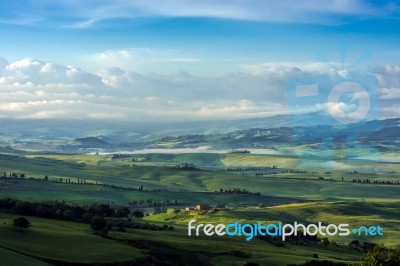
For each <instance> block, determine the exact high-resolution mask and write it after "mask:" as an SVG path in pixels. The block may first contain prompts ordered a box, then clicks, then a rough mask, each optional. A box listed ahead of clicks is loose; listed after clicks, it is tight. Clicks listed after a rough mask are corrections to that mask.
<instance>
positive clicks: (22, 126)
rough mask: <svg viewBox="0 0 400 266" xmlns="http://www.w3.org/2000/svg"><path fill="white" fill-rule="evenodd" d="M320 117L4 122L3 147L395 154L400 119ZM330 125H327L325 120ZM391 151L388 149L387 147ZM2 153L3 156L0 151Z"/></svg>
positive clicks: (399, 142) (0, 134) (399, 139)
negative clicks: (356, 146)
mask: <svg viewBox="0 0 400 266" xmlns="http://www.w3.org/2000/svg"><path fill="white" fill-rule="evenodd" d="M324 121H325V122H327V121H328V120H326V119H325V117H324V116H323V115H322V114H319V113H313V114H306V115H297V116H284V115H280V116H274V117H267V118H253V119H242V120H224V121H196V122H176V123H154V122H149V123H122V122H118V121H117V122H101V123H100V122H99V121H97V122H96V121H80V120H70V121H50V120H47V121H46V120H33V121H32V120H31V121H2V122H1V124H2V127H1V128H0V143H1V146H2V147H9V148H12V149H20V150H43V151H57V152H89V151H111V152H112V151H117V150H121V149H125V150H126V149H131V150H134V149H144V148H194V147H200V146H208V147H210V148H213V149H240V148H266V147H268V148H275V147H282V146H297V145H303V144H312V143H318V142H321V140H324V139H325V140H326V139H328V140H329V141H333V142H335V143H337V142H343V141H345V142H348V143H350V142H351V143H362V144H364V145H370V146H374V147H377V148H378V149H382V150H383V149H389V150H392V149H394V150H397V145H400V119H399V118H393V119H386V120H373V121H366V122H360V123H357V124H348V125H337V124H330V123H325V124H324ZM328 122H329V121H328ZM388 145H389V146H390V147H389V146H388ZM0 152H1V151H0Z"/></svg>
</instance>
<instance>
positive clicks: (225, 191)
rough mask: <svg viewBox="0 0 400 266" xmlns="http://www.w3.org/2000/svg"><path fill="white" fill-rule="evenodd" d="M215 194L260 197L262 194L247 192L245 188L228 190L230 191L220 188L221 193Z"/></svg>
mask: <svg viewBox="0 0 400 266" xmlns="http://www.w3.org/2000/svg"><path fill="white" fill-rule="evenodd" d="M215 192H219V193H230V194H252V195H256V196H260V195H261V194H260V192H250V191H247V190H246V189H245V188H243V189H240V188H228V189H223V188H220V189H219V191H215Z"/></svg>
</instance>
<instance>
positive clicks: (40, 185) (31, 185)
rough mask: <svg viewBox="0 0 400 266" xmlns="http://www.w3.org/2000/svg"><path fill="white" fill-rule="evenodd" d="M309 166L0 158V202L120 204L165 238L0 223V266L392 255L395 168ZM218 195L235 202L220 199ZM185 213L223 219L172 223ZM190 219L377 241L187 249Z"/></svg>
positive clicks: (198, 243)
mask: <svg viewBox="0 0 400 266" xmlns="http://www.w3.org/2000/svg"><path fill="white" fill-rule="evenodd" d="M310 160H312V161H313V162H315V163H316V164H320V165H321V166H320V167H319V168H312V169H311V168H310V169H307V168H299V167H298V161H297V158H295V157H291V156H281V155H253V154H217V153H209V154H204V153H203V154H176V155H172V154H169V155H168V154H146V155H143V154H141V155H127V156H117V157H115V156H112V155H56V154H28V153H21V154H8V155H1V156H0V173H2V172H4V173H5V174H4V176H3V177H2V178H0V197H12V198H16V199H22V200H26V201H30V202H40V201H49V200H52V201H54V200H58V201H65V202H66V203H67V204H71V205H73V204H89V203H93V202H97V203H106V204H116V205H126V206H128V204H130V206H131V208H132V209H141V210H143V211H144V212H150V215H149V216H145V217H144V218H141V219H137V218H133V220H134V221H137V222H138V223H142V224H146V223H150V224H157V225H164V224H167V225H172V226H174V228H175V229H174V230H167V231H160V230H151V229H148V228H147V229H129V228H127V229H125V232H123V231H122V230H118V228H112V229H111V230H110V231H109V232H108V233H107V234H106V235H99V234H95V233H94V232H93V230H92V229H91V228H90V225H89V224H84V223H76V222H71V221H60V220H51V219H43V218H38V217H27V218H28V219H29V221H30V222H31V226H30V227H29V228H28V229H17V228H14V227H13V226H12V219H13V218H15V217H17V216H18V215H16V214H10V213H3V214H0V261H1V262H2V263H3V262H4V263H5V264H4V265H43V264H46V263H49V264H58V265H74V264H77V265H78V264H113V263H114V264H115V263H116V262H119V263H120V264H121V265H124V264H126V265H130V264H131V265H143V264H145V265H146V264H153V265H157V264H161V263H162V262H163V263H165V265H210V264H211V265H244V264H245V263H247V262H254V263H257V264H259V265H288V264H302V263H305V262H306V261H310V260H311V259H313V257H318V259H319V260H321V261H323V260H329V261H334V262H343V263H347V264H355V263H358V262H360V258H361V257H362V256H363V255H364V251H363V250H362V249H361V248H357V247H354V246H349V243H350V242H351V241H353V240H356V239H357V240H359V241H360V242H361V243H363V242H373V243H381V244H384V245H385V246H387V247H392V248H394V247H396V246H399V245H400V242H399V239H400V232H399V230H398V228H399V227H400V210H399V209H398V206H399V203H400V198H399V195H400V185H399V184H398V181H399V180H400V178H399V176H398V171H399V170H400V165H399V164H396V163H372V162H368V163H366V162H362V163H360V162H353V163H348V162H341V164H340V165H341V167H340V168H338V167H336V168H332V167H329V166H322V165H323V163H324V162H323V160H320V159H318V158H310ZM184 163H192V164H194V165H195V167H194V168H195V169H191V168H190V167H189V168H188V167H185V166H182V165H181V164H184ZM177 165H179V167H177ZM299 170H301V171H299ZM12 173H14V175H13V174H12ZM10 174H11V177H10ZM21 174H23V176H22V177H21ZM0 175H1V174H0ZM45 176H47V177H48V178H47V179H46V180H47V181H46V180H45ZM78 179H79V181H78ZM367 180H368V181H367ZM78 182H79V183H78ZM230 189H240V190H242V191H243V190H244V192H243V193H231V192H229V190H230ZM133 202H134V203H133ZM138 202H139V203H138ZM140 202H142V203H140ZM148 202H151V204H153V205H157V206H160V207H161V208H164V207H165V211H166V212H165V213H161V214H154V215H151V213H152V209H154V208H153V207H151V206H150V205H149V204H147V203H148ZM146 204H147V205H146ZM196 204H210V205H211V206H217V205H218V206H223V208H219V209H213V210H210V211H203V212H195V211H190V212H181V213H176V212H174V211H173V209H184V208H185V207H191V206H195V205H196ZM153 205H152V206H153ZM193 218H195V219H196V220H198V221H199V222H204V223H214V224H217V223H229V222H234V221H240V222H243V223H246V222H256V221H265V222H266V221H268V222H277V221H283V222H288V223H293V222H295V221H297V222H303V223H317V222H319V221H321V222H323V223H325V224H328V223H349V224H351V225H352V226H360V225H367V226H371V225H378V224H379V225H380V226H382V227H383V228H384V236H383V237H355V236H351V237H350V236H349V237H339V236H336V237H332V238H329V239H327V240H325V241H324V242H315V243H302V244H300V243H298V242H293V241H288V242H284V243H282V242H280V243H277V242H269V241H265V240H260V239H253V240H251V241H246V240H245V239H244V237H205V236H201V237H189V236H187V222H188V221H189V220H191V219H193ZM122 262H124V264H122Z"/></svg>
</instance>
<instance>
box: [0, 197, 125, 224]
mask: <svg viewBox="0 0 400 266" xmlns="http://www.w3.org/2000/svg"><path fill="white" fill-rule="evenodd" d="M0 210H1V211H3V212H8V213H15V214H19V215H29V216H37V217H42V218H50V219H58V220H66V221H76V222H84V223H90V222H91V221H92V220H93V218H94V217H120V218H122V217H128V216H129V214H130V210H129V208H128V207H125V206H116V207H112V206H110V205H109V204H90V205H87V206H79V205H75V206H70V205H67V204H66V203H65V202H60V201H50V202H34V203H31V202H26V201H21V200H16V199H11V198H5V199H0Z"/></svg>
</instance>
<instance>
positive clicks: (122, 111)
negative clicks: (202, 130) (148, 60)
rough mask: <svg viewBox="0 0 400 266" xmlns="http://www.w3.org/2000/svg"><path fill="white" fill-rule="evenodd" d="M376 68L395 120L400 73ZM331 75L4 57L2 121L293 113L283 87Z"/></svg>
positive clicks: (0, 67) (386, 109)
mask: <svg viewBox="0 0 400 266" xmlns="http://www.w3.org/2000/svg"><path fill="white" fill-rule="evenodd" d="M126 52H127V53H126ZM128 53H129V51H127V50H121V52H120V53H119V55H120V56H127V57H129V56H131V54H130V53H129V54H128ZM371 69H374V71H375V73H377V77H378V81H379V86H380V91H381V106H382V111H383V112H382V113H384V115H385V116H392V115H397V114H398V111H397V110H396V109H395V108H394V107H393V106H397V102H396V99H398V98H399V97H400V89H398V88H399V79H400V76H399V73H400V67H399V66H375V67H371ZM329 71H330V70H329V69H327V68H326V67H324V66H322V65H318V64H315V63H310V64H306V63H304V64H298V65H297V66H296V64H294V63H265V64H260V65H253V66H246V67H245V68H244V71H243V72H234V73H230V74H226V75H217V76H207V77H204V76H196V75H192V74H190V73H187V72H178V73H175V74H159V73H138V72H133V71H127V70H124V69H121V68H109V69H103V70H101V71H99V72H98V73H89V72H86V71H83V70H81V69H79V68H77V67H73V66H62V65H56V64H53V63H50V62H42V61H40V60H36V59H23V60H18V61H15V62H7V60H5V59H3V58H0V98H1V99H2V101H1V102H0V117H2V118H10V119H13V118H15V119H21V118H29V119H47V118H87V119H106V120H112V119H122V120H148V119H152V120H159V121H172V120H199V119H200V120H201V119H225V118H226V119H233V118H250V117H263V116H272V115H277V114H287V113H288V110H287V98H286V97H287V96H286V90H285V81H286V80H288V79H291V78H295V77H303V76H310V75H315V74H321V73H329ZM340 104H342V105H340ZM335 108H339V109H337V110H344V111H346V110H347V109H346V108H355V106H347V105H346V106H344V105H343V103H339V104H338V106H331V108H330V110H335ZM320 110H327V105H326V102H321V103H320V104H319V105H318V104H317V105H313V106H306V105H304V106H299V107H298V109H297V110H296V113H307V112H313V111H320ZM292 111H293V110H291V112H292Z"/></svg>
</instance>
